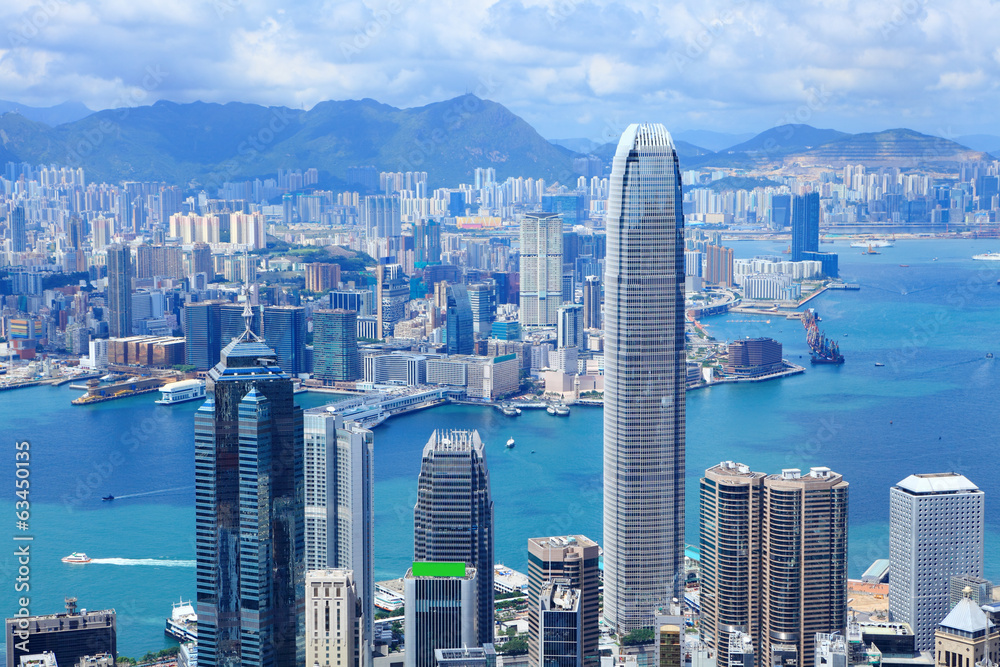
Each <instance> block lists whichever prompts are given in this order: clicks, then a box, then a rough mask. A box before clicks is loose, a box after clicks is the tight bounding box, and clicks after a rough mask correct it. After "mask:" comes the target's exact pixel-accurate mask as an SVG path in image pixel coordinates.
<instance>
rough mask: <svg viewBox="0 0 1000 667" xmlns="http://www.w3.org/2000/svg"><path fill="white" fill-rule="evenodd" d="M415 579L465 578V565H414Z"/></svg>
mask: <svg viewBox="0 0 1000 667" xmlns="http://www.w3.org/2000/svg"><path fill="white" fill-rule="evenodd" d="M413 576H414V577H464V576H465V563H427V562H417V561H414V563H413Z"/></svg>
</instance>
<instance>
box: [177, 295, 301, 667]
mask: <svg viewBox="0 0 1000 667" xmlns="http://www.w3.org/2000/svg"><path fill="white" fill-rule="evenodd" d="M245 317H246V322H247V325H246V328H247V331H246V332H245V333H244V335H243V336H242V337H241V338H239V339H237V340H234V341H233V342H231V343H230V344H229V345H227V346H226V347H225V348H224V349H223V350H222V360H221V361H220V362H219V364H218V365H216V366H215V367H214V368H213V369H212V370H211V371H209V373H208V382H207V386H206V390H207V393H208V399H207V400H206V401H205V403H204V404H203V405H202V406H201V407H200V408H199V409H198V411H197V412H196V413H195V429H194V434H195V435H194V440H195V516H196V523H195V540H196V549H195V551H196V555H197V569H196V571H195V577H196V583H197V591H198V602H197V605H198V609H197V613H198V664H199V665H200V666H201V667H210V666H215V665H232V664H240V665H259V666H261V667H264V666H271V665H273V666H274V667H293V666H297V665H301V664H303V663H304V661H305V654H304V631H305V628H304V619H303V611H304V597H303V596H304V577H305V558H304V555H305V553H304V552H305V540H304V530H303V525H304V521H305V507H304V477H303V468H304V465H303V447H302V442H303V429H302V410H301V408H299V407H297V406H296V405H295V401H294V397H293V394H292V382H291V378H289V377H288V375H286V374H285V373H284V372H283V371H282V370H281V368H280V367H279V366H278V364H277V356H276V355H275V353H274V351H273V350H271V349H270V348H269V347H267V346H266V345H265V344H264V343H263V342H262V341H261V340H260V339H259V338H257V337H256V336H254V335H253V334H252V333H251V332H250V331H249V322H250V320H251V318H252V313H251V312H250V311H249V308H248V309H247V311H246V315H245Z"/></svg>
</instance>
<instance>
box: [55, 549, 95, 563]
mask: <svg viewBox="0 0 1000 667" xmlns="http://www.w3.org/2000/svg"><path fill="white" fill-rule="evenodd" d="M62 562H64V563H89V562H90V557H89V556H87V554H85V553H83V552H79V551H74V552H73V553H71V554H70V555H68V556H66V557H64V558H63V559H62Z"/></svg>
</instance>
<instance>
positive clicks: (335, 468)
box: [303, 408, 375, 665]
mask: <svg viewBox="0 0 1000 667" xmlns="http://www.w3.org/2000/svg"><path fill="white" fill-rule="evenodd" d="M303 428H304V436H305V457H304V459H305V563H306V569H307V570H322V569H326V568H336V569H342V570H350V571H351V572H352V575H351V579H352V586H353V587H354V590H355V595H356V596H357V598H358V600H360V604H361V611H362V616H363V620H362V626H361V630H360V632H359V639H358V642H359V643H360V648H359V651H360V652H361V654H362V655H363V657H364V662H363V664H365V665H367V660H368V658H369V657H370V655H371V642H372V638H373V633H374V618H375V617H374V614H375V579H374V569H373V563H372V552H373V537H372V535H373V530H374V528H373V526H374V505H375V499H374V495H373V489H374V480H375V471H374V458H375V457H374V438H373V436H372V432H371V431H369V430H368V429H366V428H362V427H360V426H358V425H357V424H356V423H354V422H351V421H347V422H345V421H343V418H342V417H340V416H339V415H334V414H331V413H329V412H327V411H326V410H324V409H323V408H314V409H311V410H309V411H307V412H306V413H305V415H304V419H303Z"/></svg>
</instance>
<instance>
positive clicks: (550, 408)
mask: <svg viewBox="0 0 1000 667" xmlns="http://www.w3.org/2000/svg"><path fill="white" fill-rule="evenodd" d="M545 411H546V412H548V413H549V414H550V415H554V414H555V413H556V409H555V407H553V406H551V405H550V406H549V407H547V408H545Z"/></svg>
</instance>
